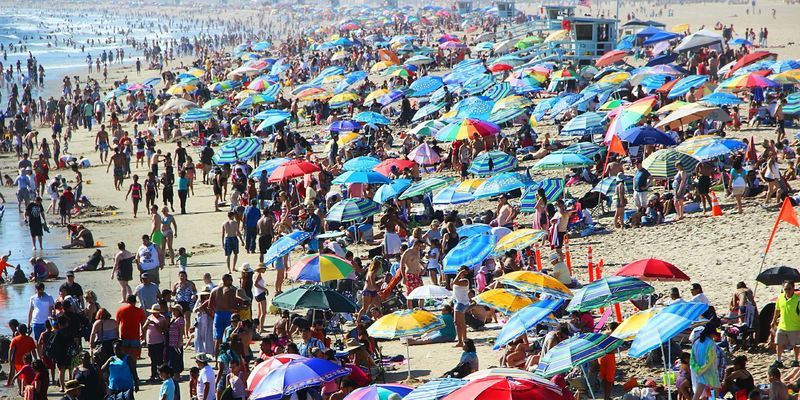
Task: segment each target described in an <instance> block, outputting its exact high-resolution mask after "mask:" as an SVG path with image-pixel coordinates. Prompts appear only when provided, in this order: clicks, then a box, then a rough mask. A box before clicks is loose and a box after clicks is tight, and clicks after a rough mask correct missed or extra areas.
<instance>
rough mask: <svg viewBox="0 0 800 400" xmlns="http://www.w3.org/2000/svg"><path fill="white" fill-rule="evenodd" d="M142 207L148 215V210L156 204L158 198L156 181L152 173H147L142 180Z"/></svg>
mask: <svg viewBox="0 0 800 400" xmlns="http://www.w3.org/2000/svg"><path fill="white" fill-rule="evenodd" d="M144 189H145V192H144V206H145V208H146V209H147V213H148V214H149V213H150V208H152V206H154V205H155V204H156V199H157V198H158V179H157V178H156V174H154V173H153V172H148V173H147V179H145V180H144Z"/></svg>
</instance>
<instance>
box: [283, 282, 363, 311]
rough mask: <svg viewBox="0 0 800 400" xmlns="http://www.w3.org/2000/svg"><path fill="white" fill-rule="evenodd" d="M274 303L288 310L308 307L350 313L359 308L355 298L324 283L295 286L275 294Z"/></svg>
mask: <svg viewBox="0 0 800 400" xmlns="http://www.w3.org/2000/svg"><path fill="white" fill-rule="evenodd" d="M272 304H274V305H275V307H278V308H283V309H287V310H297V309H301V308H306V309H312V310H330V311H332V312H349V313H354V312H356V310H358V305H356V303H354V302H353V300H350V299H349V298H347V297H345V296H344V295H343V294H341V293H339V292H337V291H336V290H334V289H331V288H329V287H327V286H323V285H302V286H299V287H296V288H293V289H291V290H288V291H286V292H283V293H281V294H279V295H277V296H275V298H274V299H272Z"/></svg>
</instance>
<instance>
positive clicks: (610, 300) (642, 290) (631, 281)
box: [567, 276, 655, 311]
mask: <svg viewBox="0 0 800 400" xmlns="http://www.w3.org/2000/svg"><path fill="white" fill-rule="evenodd" d="M654 291H655V289H653V287H652V286H650V285H648V284H647V283H646V282H644V281H642V280H641V279H639V278H634V277H632V276H609V277H607V278H603V279H600V280H596V281H594V282H592V283H590V284H588V285H586V286H584V287H582V288H580V289H578V290H577V291H575V293H574V297H572V300H571V301H570V302H569V304H568V305H567V311H590V310H594V309H597V308H600V307H605V306H609V305H612V304H616V303H621V302H623V301H628V300H630V299H632V298H634V297H639V296H642V295H645V294H650V293H653V292H654Z"/></svg>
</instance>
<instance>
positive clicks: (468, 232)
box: [456, 224, 492, 238]
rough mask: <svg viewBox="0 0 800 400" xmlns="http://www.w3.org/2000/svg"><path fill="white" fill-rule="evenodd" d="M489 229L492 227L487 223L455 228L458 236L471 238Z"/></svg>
mask: <svg viewBox="0 0 800 400" xmlns="http://www.w3.org/2000/svg"><path fill="white" fill-rule="evenodd" d="M491 231H492V227H491V226H490V225H488V224H469V225H463V226H461V227H460V228H458V229H456V232H458V237H460V238H471V237H473V236H478V235H481V234H484V233H486V232H491Z"/></svg>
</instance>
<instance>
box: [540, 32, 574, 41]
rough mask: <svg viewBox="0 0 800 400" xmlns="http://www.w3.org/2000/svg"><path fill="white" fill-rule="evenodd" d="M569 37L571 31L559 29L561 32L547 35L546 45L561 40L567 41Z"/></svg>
mask: <svg viewBox="0 0 800 400" xmlns="http://www.w3.org/2000/svg"><path fill="white" fill-rule="evenodd" d="M567 36H569V31H568V30H566V29H559V30H557V31H555V32H553V33H551V34H549V35H547V37H546V38H545V39H544V42H545V43H550V42H557V41H561V40H564V39H566V38H567Z"/></svg>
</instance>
